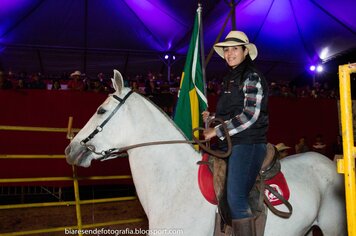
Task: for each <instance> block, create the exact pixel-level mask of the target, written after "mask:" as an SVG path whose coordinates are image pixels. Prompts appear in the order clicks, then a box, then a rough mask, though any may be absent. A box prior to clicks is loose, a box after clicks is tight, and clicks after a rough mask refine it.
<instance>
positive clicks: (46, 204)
mask: <svg viewBox="0 0 356 236" xmlns="http://www.w3.org/2000/svg"><path fill="white" fill-rule="evenodd" d="M72 123H73V118H72V117H69V121H68V128H49V127H28V126H0V131H1V130H7V131H9V130H13V131H31V132H34V131H35V132H66V133H67V139H72V138H73V136H74V135H73V133H74V132H78V131H79V129H72ZM26 158H31V159H37V158H39V159H43V158H46V159H57V158H63V159H64V158H65V156H64V155H12V154H1V155H0V159H26ZM72 173H73V176H72V177H68V176H63V177H36V178H5V179H0V183H24V182H47V181H48V182H52V181H73V186H74V199H75V200H74V201H61V202H41V203H28V204H9V205H0V210H5V209H18V208H34V207H53V206H75V208H76V218H77V225H70V226H63V227H55V228H44V229H36V230H28V231H18V232H7V233H0V236H5V235H30V234H39V233H51V232H59V231H64V230H70V229H74V230H78V232H79V233H78V235H80V236H81V235H82V233H81V232H82V230H83V229H90V228H95V227H105V226H111V225H117V224H129V223H136V222H142V221H143V220H144V219H143V218H132V219H124V220H117V221H110V222H102V223H94V224H85V225H83V223H82V215H81V209H80V206H81V205H84V204H95V203H108V202H118V201H132V200H136V199H137V197H136V196H128V197H116V198H102V199H93V200H80V197H79V181H80V180H93V181H95V180H113V179H115V180H119V179H120V180H122V179H132V177H131V176H130V175H116V176H89V177H79V176H78V175H77V169H76V167H75V166H72Z"/></svg>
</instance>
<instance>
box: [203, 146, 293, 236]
mask: <svg viewBox="0 0 356 236" xmlns="http://www.w3.org/2000/svg"><path fill="white" fill-rule="evenodd" d="M198 164H200V165H201V166H200V167H199V171H201V170H203V169H202V168H204V166H205V168H209V169H210V171H211V172H212V175H213V178H212V179H213V183H207V184H208V185H209V187H210V188H211V189H212V190H211V191H213V193H214V192H215V195H214V197H212V196H211V194H210V195H209V197H208V198H207V196H206V194H205V195H204V197H205V198H206V199H210V200H208V201H209V202H210V203H212V204H217V205H218V209H219V213H218V214H217V216H216V224H215V230H214V231H215V232H214V235H225V233H227V232H228V231H229V230H231V217H230V212H229V207H228V204H227V198H226V188H225V186H226V166H227V162H226V159H221V158H216V157H213V156H208V155H206V156H205V158H204V157H203V160H202V161H200V162H198ZM280 169H281V165H280V162H279V153H278V151H277V149H276V148H275V147H274V146H273V145H272V144H270V143H268V144H267V153H266V157H265V159H264V162H263V164H262V167H261V170H260V174H259V176H258V177H257V179H256V183H255V185H254V187H253V188H252V190H251V192H250V195H249V203H250V206H251V210H252V213H253V215H254V216H255V224H256V230H257V232H256V233H257V234H256V235H258V236H262V235H263V234H264V228H265V223H266V219H267V213H266V212H267V209H266V206H265V205H264V204H263V203H265V204H266V205H267V207H268V208H269V209H270V210H271V211H272V212H273V213H274V214H276V215H279V216H280V217H283V218H288V217H289V216H290V215H291V213H292V206H291V205H290V203H289V202H288V201H287V200H285V199H284V198H283V196H281V195H280V194H279V193H278V192H277V191H275V190H274V189H273V188H270V187H269V186H268V185H265V181H266V180H270V179H272V178H273V177H274V176H276V175H277V174H278V173H280ZM200 174H201V173H199V176H200ZM201 182H203V181H202V180H199V183H201ZM200 187H202V186H201V185H200ZM266 188H267V189H268V191H270V193H272V194H273V195H274V196H276V197H277V198H278V199H280V200H281V201H282V202H283V203H284V204H285V205H286V206H287V208H288V209H289V212H282V211H279V210H277V209H276V208H275V207H274V206H273V205H272V204H271V203H270V202H269V200H268V199H267V197H266V195H265V194H264V191H265V189H266Z"/></svg>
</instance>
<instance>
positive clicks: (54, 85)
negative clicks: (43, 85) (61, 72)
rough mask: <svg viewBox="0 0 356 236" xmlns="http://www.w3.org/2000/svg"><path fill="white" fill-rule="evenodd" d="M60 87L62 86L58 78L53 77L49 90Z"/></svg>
mask: <svg viewBox="0 0 356 236" xmlns="http://www.w3.org/2000/svg"><path fill="white" fill-rule="evenodd" d="M61 88H62V86H61V83H60V82H59V80H58V79H55V80H53V81H52V87H51V90H60V89H61Z"/></svg>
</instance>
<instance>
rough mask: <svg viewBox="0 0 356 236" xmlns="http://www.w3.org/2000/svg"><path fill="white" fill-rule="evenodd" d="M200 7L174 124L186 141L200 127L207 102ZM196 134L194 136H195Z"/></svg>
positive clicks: (181, 83)
mask: <svg viewBox="0 0 356 236" xmlns="http://www.w3.org/2000/svg"><path fill="white" fill-rule="evenodd" d="M200 14H201V7H199V8H198V10H197V14H196V17H195V22H194V29H193V35H192V38H191V40H190V44H189V50H188V54H187V59H186V62H185V65H184V71H183V73H182V78H181V82H180V88H179V92H178V101H177V105H176V110H175V115H174V122H175V123H176V124H177V125H178V127H180V128H181V130H182V131H183V132H184V134H185V135H186V136H187V138H188V139H190V140H191V139H192V129H194V128H196V127H201V126H202V118H201V113H202V112H203V111H204V110H206V108H207V106H208V102H207V99H206V96H205V94H204V80H203V73H202V60H201V57H202V55H201V43H200V27H201V22H200V21H201V20H200V19H201V17H200ZM197 135H198V134H194V136H197Z"/></svg>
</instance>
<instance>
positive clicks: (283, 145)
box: [276, 143, 290, 152]
mask: <svg viewBox="0 0 356 236" xmlns="http://www.w3.org/2000/svg"><path fill="white" fill-rule="evenodd" d="M276 148H277V150H278V151H279V152H281V151H284V150H286V149H289V148H290V147H288V146H286V145H285V144H284V143H279V144H277V145H276Z"/></svg>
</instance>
